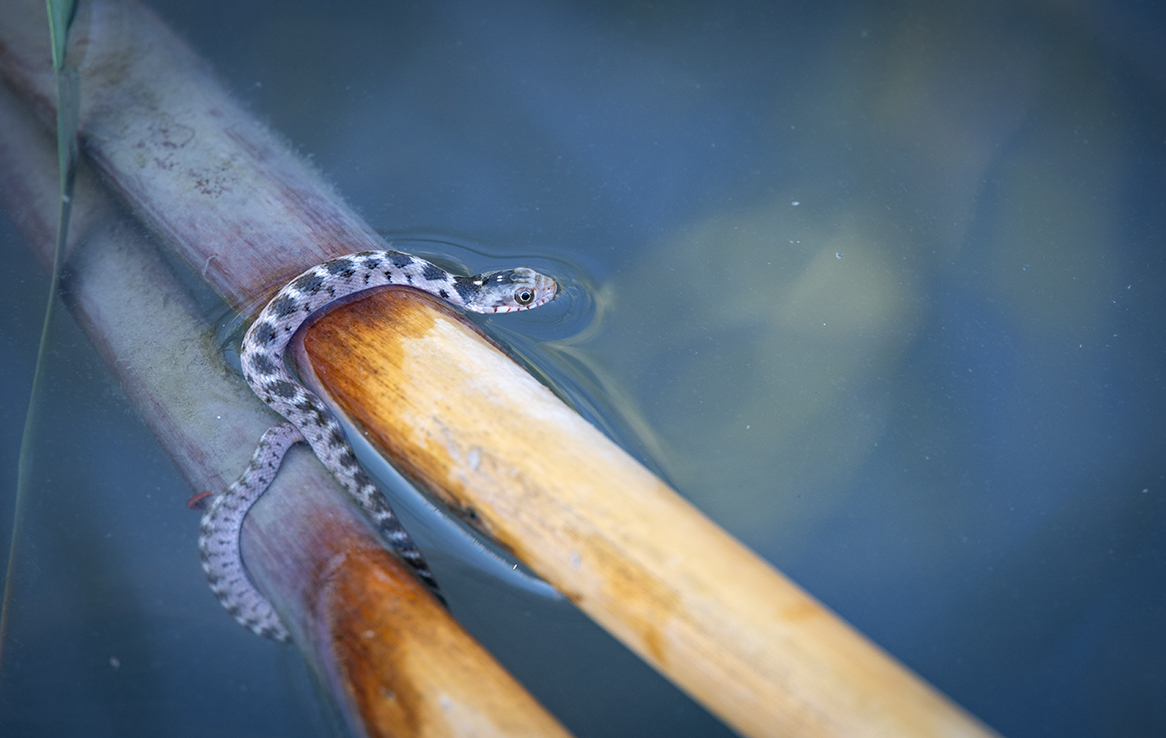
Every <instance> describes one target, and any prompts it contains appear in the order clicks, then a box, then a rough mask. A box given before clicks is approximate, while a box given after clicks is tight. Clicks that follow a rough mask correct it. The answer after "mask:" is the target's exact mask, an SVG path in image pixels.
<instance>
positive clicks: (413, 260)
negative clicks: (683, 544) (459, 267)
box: [198, 250, 558, 642]
mask: <svg viewBox="0 0 1166 738" xmlns="http://www.w3.org/2000/svg"><path fill="white" fill-rule="evenodd" d="M391 285H396V286H400V287H406V288H413V289H415V290H420V291H421V292H425V293H428V294H429V295H432V296H433V297H436V298H438V299H440V300H442V301H444V302H445V303H448V304H449V305H452V306H454V307H457V308H460V309H462V310H465V311H468V312H474V313H511V312H516V311H519V310H530V309H533V308H536V307H539V306H540V305H544V304H546V303H548V302H550V301H551V300H553V299H554V298H555V295H556V293H557V291H558V283H557V282H555V280H554V279H553V278H551V277H548V276H546V275H544V274H540V273H539V272H536V271H535V270H533V269H530V268H528V267H517V268H514V269H504V270H501V271H493V272H484V273H482V274H478V275H475V276H471V277H467V276H461V275H458V274H453V273H450V272H448V271H446V270H444V269H442V268H441V267H439V266H437V265H435V264H432V263H430V262H428V261H426V260H425V259H422V258H419V257H416V256H413V255H411V254H406V253H404V252H401V251H392V250H382V251H362V252H359V253H355V254H348V255H346V256H340V257H337V258H334V259H331V260H329V261H326V262H324V263H322V264H319V265H317V266H314V267H312V268H311V269H308V270H307V271H305V272H303V273H302V274H300V275H299V276H297V277H296V278H295V279H293V280H292V281H291V282H289V283H288V284H286V285H285V286H284V287H283V288H282V289H280V290H279V292H278V293H276V295H275V296H274V297H273V298H272V299H271V301H270V302H268V303H267V304H266V306H264V308H263V309H262V310H261V311H260V313H259V315H258V317H256V319H255V321H254V322H253V323H252V324H251V326H250V328H248V329H247V332H246V333H245V334H244V336H243V343H242V349H241V351H240V359H241V364H242V369H243V378H244V379H245V380H246V381H247V384H248V385H250V387H251V389H252V391H253V392H254V393H255V394H256V396H258V397H259V399H260V400H262V401H263V402H264V403H266V404H267V405H268V406H269V407H271V408H272V409H273V410H275V411H276V412H277V413H279V414H280V415H282V416H283V417H284V418H285V419H286V422H283V423H280V424H278V425H275V426H273V427H271V428H268V429H267V430H266V431H265V432H264V433H263V435H262V437H261V438H260V439H259V442H258V444H257V446H256V448H255V451H254V453H253V454H252V456H251V461H250V463H248V465H247V468H246V469H245V470H244V471H243V473H242V474H241V475H240V476H239V478H238V479H236V480H235V481H234V482H233V483H232V484H231V485H230V486H229V487H227V489H226V490H225V491H223V492H222V493H220V494H218V495H215V496H214V499H213V500H212V501H211V503H210V504H209V505H208V506H207V509H206V512H205V513H204V514H203V516H202V520H201V522H200V524H199V540H198V547H199V559H200V561H201V563H202V568H203V572H204V573H205V574H206V579H207V583H208V584H209V585H210V589H211V592H212V593H213V594H214V596H215V598H216V599H218V601H219V602H220V603H221V604H222V605H223V607H225V608H226V610H227V612H228V613H229V614H230V615H231V616H232V617H233V618H235V620H236V621H238V622H239V623H240V624H242V625H243V626H244V627H246V628H248V629H250V630H251V631H252V632H254V633H256V634H258V635H260V636H263V637H265V638H270V639H272V640H275V641H282V642H287V641H289V640H290V639H291V636H290V633H289V631H288V629H287V628H286V627H285V626H284V624H283V622H282V620H281V619H280V617H279V615H278V613H277V612H276V610H275V608H274V606H273V605H272V604H271V602H270V601H269V600H268V599H267V598H266V597H265V596H264V595H263V594H262V593H261V592H260V591H259V590H258V589H257V588H256V586H255V584H254V583H253V582H252V581H251V579H250V577H249V575H248V574H247V570H246V567H245V565H244V562H243V558H242V553H241V551H240V548H239V534H240V532H241V530H242V526H243V519H244V518H245V517H246V515H247V512H248V510H250V508H251V506H252V505H253V504H254V503H255V501H256V500H258V499H259V497H260V496H261V495H262V494H263V493H264V491H266V489H267V487H268V486H269V485H270V484H271V481H272V479H274V478H275V475H276V472H277V471H278V470H279V467H280V465H281V463H282V461H283V457H284V454H285V453H287V451H288V449H289V448H291V447H292V446H293V445H295V444H296V443H299V442H301V441H304V442H306V443H307V444H308V445H309V446H310V447H311V449H312V451H313V452H314V453H315V455H316V457H317V458H318V459H319V460H320V462H321V463H323V465H324V467H325V468H326V469H327V470H328V471H329V472H331V474H332V475H333V476H334V477H335V478H336V479H337V481H339V482H340V485H341V486H342V487H343V488H344V490H345V491H346V492H347V493H348V495H350V496H351V497H352V499H353V500H354V501H355V502H356V503H357V505H359V506H360V508H361V509H362V510H363V511H364V512H365V513H366V514H367V515H368V517H369V518H370V519H371V520H372V522H373V524H374V525H375V526H376V529H377V531H378V532H379V533H380V534H381V535H382V536H383V537H384V538H385V540H387V541H388V543H389V544H390V545H391V546H392V548H393V550H395V551H396V553H397V554H398V555H399V556H400V557H401V559H403V560H404V561H405V562H406V563H407V564H408V565H409V566H410V567H411V568H412V570H413V572H414V573H415V574H416V575H417V577H418V578H419V579H420V580H421V581H422V582H424V583H425V584H426V585H427V586H428V588H429V589H430V591H431V592H433V593H434V595H435V596H437V597H438V599H441V594H440V589H439V588H438V586H437V581H436V580H435V579H434V577H433V573H432V572H431V571H430V569H429V565H428V564H427V563H426V561H425V557H424V556H423V555H422V553H421V551H420V549H418V548H417V545H416V543H414V542H413V539H412V538H411V537H410V536H409V533H408V532H407V531H406V530H405V528H404V527H403V526H402V525H401V522H400V520H399V519H398V518H397V516H396V515H395V514H394V513H393V509H392V507H391V506H390V505H389V501H388V499H387V498H386V497H385V495H384V493H383V492H381V490H380V489H378V488H377V486H376V484H375V483H374V482H373V481H372V479H371V478H370V477H369V476H368V474H367V473H366V472H365V471H364V469H363V468H361V466H360V464H359V462H358V461H357V459H356V453H355V452H354V451H353V448H352V445H351V444H350V443H349V441H348V439H347V437H346V436H345V435H344V430H343V428H342V427H341V425H340V423H339V421H338V420H337V418H336V416H335V415H334V414H333V413H332V411H331V410H330V409H329V408H328V405H327V404H325V403H324V401H323V400H321V399H320V398H319V397H318V396H317V395H315V394H314V393H312V392H311V391H310V390H308V389H307V388H306V387H304V386H303V384H301V383H300V382H299V381H298V380H297V379H296V377H295V376H294V375H293V374H292V373H291V372H290V371H289V370H288V368H287V366H286V364H285V361H284V351H285V350H286V348H287V346H288V344H289V342H290V341H291V339H292V337H293V336H294V335H295V333H296V331H297V330H298V329H299V328H300V327H301V326H302V325H303V324H304V323H305V322H306V321H307V320H308V319H309V318H311V317H312V316H313V315H315V314H317V313H318V312H320V311H321V310H323V309H324V308H327V307H328V306H331V305H334V304H335V303H337V302H338V301H341V300H343V299H345V298H348V297H350V296H352V295H355V294H357V293H360V292H364V291H366V290H371V289H374V288H377V287H384V286H391Z"/></svg>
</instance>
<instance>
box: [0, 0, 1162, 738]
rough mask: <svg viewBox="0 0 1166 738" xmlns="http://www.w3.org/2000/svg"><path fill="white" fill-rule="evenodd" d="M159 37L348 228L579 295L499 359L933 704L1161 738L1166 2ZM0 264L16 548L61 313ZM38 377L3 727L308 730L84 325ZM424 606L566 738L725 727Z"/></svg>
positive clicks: (416, 15) (401, 10) (235, 19)
mask: <svg viewBox="0 0 1166 738" xmlns="http://www.w3.org/2000/svg"><path fill="white" fill-rule="evenodd" d="M155 5H156V7H158V8H159V10H160V12H161V13H162V14H163V15H164V16H165V17H166V18H167V19H168V20H169V21H170V22H171V23H172V24H173V25H174V26H175V27H177V28H178V29H180V31H181V32H182V33H183V34H184V35H185V36H186V37H187V38H188V40H189V41H190V42H191V44H192V45H193V46H195V47H196V48H197V49H199V50H200V51H201V52H202V53H203V54H204V55H206V56H207V57H208V58H209V59H210V60H211V62H212V64H213V65H214V66H215V68H216V71H217V72H218V73H219V74H220V75H221V76H222V77H223V78H224V80H225V81H226V82H227V84H228V85H229V86H231V87H232V89H234V90H235V91H236V92H237V94H238V95H239V96H240V97H241V98H243V99H244V100H246V101H247V102H248V104H249V105H250V106H251V108H252V109H253V110H254V111H255V112H256V114H258V115H260V116H261V117H263V118H264V119H265V120H267V121H269V122H270V124H271V125H272V126H273V127H274V128H275V129H277V130H278V131H280V132H281V133H283V134H284V135H286V136H287V137H288V139H289V140H290V141H291V142H292V143H293V144H294V145H295V146H296V147H297V149H298V150H300V151H302V152H303V153H304V154H307V155H310V156H312V158H313V161H314V162H315V163H316V164H317V166H319V167H320V169H321V170H322V171H323V172H324V173H325V174H326V176H327V177H328V178H329V179H331V180H332V181H333V182H334V183H335V185H336V187H337V189H338V190H339V191H340V192H342V193H343V194H344V196H345V197H347V198H348V199H349V200H350V201H351V202H352V203H354V204H355V205H356V207H357V208H358V209H359V210H360V211H361V212H362V213H363V214H364V216H365V217H366V219H367V220H368V221H369V222H370V223H372V224H373V225H374V226H376V227H378V228H383V229H385V230H387V231H391V232H408V233H415V234H416V233H432V234H444V236H445V237H447V238H449V239H450V240H454V241H459V242H472V243H479V244H488V245H489V247H490V249H491V250H492V252H494V253H497V254H500V255H502V256H506V255H515V256H531V257H535V258H538V259H544V260H546V262H545V263H557V264H560V265H562V266H561V269H562V271H563V272H564V273H566V274H567V275H569V276H570V278H571V280H572V284H573V287H574V288H575V289H574V292H573V294H572V296H571V298H572V302H570V303H564V305H565V306H564V307H560V308H559V310H560V312H559V313H557V314H556V315H554V316H552V317H550V318H547V319H545V320H543V319H538V318H536V317H535V316H534V314H531V317H530V318H529V319H524V320H523V321H517V322H513V323H504V324H503V323H497V324H495V326H494V327H496V329H497V330H498V331H499V332H500V335H502V336H504V337H506V336H510V337H511V338H512V339H513V340H514V341H515V342H516V343H517V345H518V346H519V349H520V350H521V351H523V352H524V353H526V354H527V355H529V356H530V357H531V358H532V359H533V360H535V361H537V362H540V363H541V365H542V366H543V367H544V369H545V370H546V371H547V372H548V373H549V374H551V375H552V376H558V377H559V378H560V379H562V380H563V381H566V382H568V383H569V384H572V386H573V387H575V388H576V390H577V391H579V392H581V393H582V395H581V397H584V399H586V398H587V397H589V398H590V400H589V402H590V403H591V408H592V409H593V411H594V412H595V413H596V414H597V415H598V416H600V417H601V418H602V419H603V421H604V422H605V423H607V430H609V432H611V433H612V434H613V435H615V436H616V437H618V438H620V439H621V440H622V441H623V442H625V443H627V444H628V445H629V446H631V447H632V448H633V450H634V451H635V452H636V453H637V454H639V455H641V456H643V457H646V458H647V459H648V460H649V461H650V463H652V464H653V465H655V466H656V467H657V468H659V469H660V471H661V473H662V474H664V475H665V476H666V477H667V478H668V479H669V480H670V481H671V482H672V483H673V484H674V485H675V486H676V487H677V488H678V489H679V490H680V491H682V492H683V493H684V494H685V495H687V496H689V497H690V498H691V499H692V500H693V501H694V502H696V504H697V505H698V506H700V507H701V508H702V509H703V510H705V511H706V512H707V513H708V514H709V515H710V516H711V517H713V518H714V519H716V520H717V521H718V522H719V523H720V524H721V525H723V526H724V527H725V528H727V529H728V530H730V531H731V532H732V533H734V534H735V535H737V536H738V537H740V538H741V539H742V540H744V541H745V542H746V543H747V544H748V545H750V546H751V547H752V548H753V549H754V550H756V551H758V552H759V553H761V554H762V555H763V556H765V557H766V558H767V559H769V560H770V561H772V562H773V563H774V564H775V565H776V566H777V567H778V568H780V569H781V570H783V571H784V572H786V573H787V574H789V575H790V576H792V577H793V578H794V579H795V580H796V581H798V582H799V583H800V584H801V585H802V586H804V587H805V588H806V589H808V590H809V591H810V592H811V593H813V594H814V595H815V596H817V597H818V598H820V599H821V600H823V601H824V602H825V603H826V604H828V605H829V606H830V607H832V608H833V609H834V610H836V611H837V612H839V613H840V614H841V615H842V616H844V617H845V618H846V619H847V620H849V621H850V622H851V623H853V624H854V625H855V626H856V627H858V628H859V629H860V630H862V631H863V632H864V633H866V634H867V635H868V636H870V637H871V638H872V639H874V640H875V641H876V642H877V643H879V644H880V645H881V646H882V647H884V648H885V649H887V650H888V651H889V652H890V653H892V654H893V655H894V656H895V657H897V658H898V659H900V660H901V661H903V662H904V663H905V664H907V665H908V666H910V667H911V668H913V669H915V670H916V671H917V672H919V673H920V674H921V675H922V676H924V677H925V678H927V679H928V680H930V681H931V682H932V683H934V684H935V685H936V686H937V687H939V688H940V689H941V690H943V691H944V692H946V693H947V694H948V695H950V696H951V697H952V698H953V699H955V700H956V701H958V702H959V703H961V704H962V705H964V706H965V707H967V708H968V709H969V710H971V711H972V712H974V713H975V714H976V715H978V716H979V717H980V718H981V719H983V720H984V721H986V722H987V723H989V724H990V725H992V726H993V727H994V728H996V729H997V730H999V731H1000V732H1001V733H1003V734H1004V735H1007V736H1150V735H1164V734H1166V700H1163V695H1166V628H1164V627H1163V626H1162V623H1163V622H1164V621H1166V479H1164V475H1166V453H1164V452H1166V387H1164V384H1163V371H1164V369H1166V328H1164V325H1166V323H1164V321H1163V317H1162V316H1164V315H1166V304H1164V302H1166V301H1164V299H1163V294H1164V290H1163V288H1162V285H1163V284H1166V279H1164V278H1166V256H1164V252H1163V246H1164V244H1166V104H1164V103H1166V94H1164V87H1166V26H1164V23H1163V21H1164V17H1163V14H1162V11H1160V10H1158V9H1157V6H1153V5H1149V4H1144V3H1135V2H1115V3H1099V2H1098V3H1088V2H1079V3H1059V4H1053V3H1047V4H1041V3H1027V4H1025V3H981V4H975V5H972V4H968V6H967V7H965V8H957V7H956V6H955V5H954V4H953V5H952V6H951V7H948V6H944V7H943V8H940V7H936V6H935V5H934V4H931V3H911V2H902V3H882V4H858V3H817V4H812V5H810V4H798V5H799V6H800V5H806V7H798V6H794V5H791V6H789V7H783V6H781V5H776V4H772V3H753V4H750V3H738V4H731V5H730V4H715V3H703V4H701V3H694V4H677V5H673V4H670V3H626V4H615V3H608V4H595V3H534V2H528V3H520V2H515V3H500V4H499V3H494V4H491V6H490V9H484V8H483V7H482V6H483V5H484V4H477V3H460V4H459V3H450V4H443V5H441V6H440V7H438V6H437V5H436V4H432V5H431V4H424V5H408V6H404V5H396V4H386V3H347V4H342V5H334V4H313V3H299V4H266V5H264V4H253V5H252V4H233V3H221V4H213V3H200V4H182V3H156V4H155ZM0 240H2V242H3V244H4V247H3V253H4V255H5V259H6V260H8V261H9V262H10V266H9V268H8V270H7V272H6V281H5V284H6V289H4V290H0V309H2V310H3V311H4V314H5V315H6V316H8V317H7V318H6V319H5V320H4V321H0V372H2V373H3V376H4V377H5V379H6V381H5V384H4V388H5V389H4V392H3V393H0V463H2V464H3V469H4V470H5V472H4V473H5V475H6V479H8V480H9V482H7V483H6V484H4V485H3V486H0V490H3V492H0V495H2V496H0V501H2V502H3V504H2V505H0V523H3V524H5V530H7V524H8V523H9V522H10V516H11V511H12V502H11V500H12V496H11V491H12V489H13V487H14V480H15V468H16V452H17V448H18V445H19V438H20V431H21V427H22V424H23V413H24V408H25V404H26V402H27V393H28V388H29V386H30V383H31V371H32V364H33V360H34V357H35V344H36V338H37V335H38V332H39V325H40V313H41V310H42V308H43V297H42V296H43V294H44V289H45V287H46V286H45V279H44V277H43V276H42V275H41V274H40V272H39V271H37V269H36V268H35V267H34V265H33V264H32V262H31V259H29V258H28V257H27V256H25V255H24V251H23V250H24V246H23V244H22V243H21V242H20V241H19V240H18V239H17V237H16V236H15V235H14V234H13V232H12V231H11V229H10V227H9V226H8V224H7V222H5V223H4V226H3V230H2V231H0ZM580 316H582V317H580ZM53 349H54V350H53V355H52V361H51V362H50V364H51V368H52V372H53V373H52V374H51V375H50V377H49V380H48V383H47V389H48V392H47V393H46V397H45V400H44V405H45V422H44V424H43V433H42V434H41V436H39V437H38V438H37V444H36V452H37V454H38V456H37V459H38V461H37V466H36V469H37V472H38V473H37V476H36V478H35V484H36V487H35V489H36V492H37V496H36V498H35V500H34V501H32V502H30V503H29V504H28V505H27V507H26V508H25V510H24V518H23V520H22V531H21V541H22V550H21V559H20V560H21V562H22V564H21V566H22V567H24V568H23V569H22V571H23V572H24V573H25V574H27V575H28V576H25V577H24V578H23V580H24V581H26V582H29V584H27V585H26V588H25V589H24V591H22V592H19V593H18V594H20V595H21V598H20V599H19V600H18V601H15V602H14V603H13V604H12V606H13V608H14V612H16V613H18V617H16V618H15V619H14V622H15V623H18V624H19V627H16V626H14V627H13V628H12V629H11V630H10V631H9V633H8V638H7V641H6V643H5V655H4V658H5V660H4V663H3V666H2V670H0V734H3V735H5V736H8V735H13V736H25V735H28V736H39V735H58V734H62V733H66V732H74V733H83V734H85V735H95V736H101V735H118V736H126V735H177V736H185V735H191V736H196V735H255V736H260V735H272V736H275V735H280V736H285V735H296V736H298V735H303V736H315V735H326V734H328V733H329V732H330V731H331V730H332V728H331V725H332V724H331V722H330V718H329V716H328V715H327V713H326V711H323V710H321V709H320V708H318V707H316V706H315V703H316V701H315V700H314V699H313V698H312V697H313V691H312V685H311V682H310V678H309V677H308V676H307V675H306V673H305V670H304V669H303V667H302V665H301V664H300V663H299V661H298V659H297V657H295V656H294V655H293V654H291V653H290V651H288V650H287V649H279V648H276V647H274V646H272V645H270V644H267V643H264V642H262V641H260V640H259V639H257V638H254V637H252V636H250V635H249V634H248V633H246V632H245V631H243V629H241V628H239V627H238V626H236V625H235V624H234V623H233V622H232V621H230V620H229V619H228V618H226V617H225V616H224V615H223V614H222V613H221V611H220V609H219V608H218V605H217V604H216V603H215V602H214V601H213V600H212V599H211V598H210V596H209V594H207V592H206V591H205V588H204V585H203V582H202V577H201V572H200V571H199V569H198V564H197V557H196V556H195V534H196V533H195V527H196V525H197V516H196V515H195V514H193V513H190V512H189V511H187V510H186V509H185V508H184V507H183V505H182V503H183V501H184V500H185V498H186V497H187V496H188V494H189V490H188V489H186V488H185V487H184V484H183V482H182V480H181V479H180V478H179V477H178V476H177V475H176V473H175V472H174V471H173V469H172V468H171V466H170V464H169V462H168V460H167V459H166V458H165V456H164V455H162V454H161V452H160V451H159V450H158V448H157V446H156V444H155V443H154V441H153V440H152V439H151V438H150V437H149V435H148V434H147V433H146V431H145V430H144V429H143V428H142V427H141V425H140V424H139V423H138V421H137V420H136V418H135V417H134V416H133V415H132V413H131V412H130V411H129V410H128V409H127V405H126V403H125V402H124V400H123V399H122V397H121V394H120V390H119V389H118V388H117V387H116V386H114V385H113V383H112V381H111V380H110V379H109V378H108V376H107V375H106V373H105V370H104V368H103V367H102V365H101V364H100V361H99V360H98V359H97V358H96V357H95V356H94V355H93V354H92V352H91V350H90V349H89V348H88V346H87V344H86V343H85V341H84V338H83V337H81V336H80V334H79V333H78V332H77V331H76V329H75V328H74V327H73V326H72V325H71V323H70V321H69V319H68V318H67V317H64V318H62V320H61V321H60V324H59V325H58V326H57V327H56V329H55V331H54V344H53ZM449 566H451V567H452V570H456V569H457V568H458V567H457V565H449ZM450 576H451V577H453V578H458V579H459V583H457V584H455V585H454V586H455V587H460V588H462V591H463V592H464V593H465V595H464V596H465V597H466V598H467V599H466V600H465V602H467V603H471V602H475V603H476V602H482V603H493V604H492V607H486V606H485V604H483V606H482V607H481V608H478V607H473V606H464V607H463V608H462V612H459V615H463V613H464V615H463V617H464V619H465V621H466V623H467V625H468V626H469V627H470V628H471V629H472V630H474V632H475V633H476V634H477V635H478V636H479V637H480V638H481V639H482V640H483V642H484V643H486V644H487V645H488V646H489V647H491V648H492V649H493V650H494V651H495V653H497V654H498V656H499V658H500V659H501V660H503V661H504V662H505V663H506V665H507V666H508V667H509V668H511V669H512V670H513V671H514V673H515V674H516V675H517V676H519V678H520V679H522V680H523V681H524V682H525V683H526V684H527V685H528V686H530V687H531V688H532V689H533V690H534V691H535V692H536V694H537V696H538V697H539V698H540V700H542V701H543V702H544V704H547V706H548V707H550V708H551V709H552V710H553V711H555V712H556V714H557V715H558V716H559V717H560V718H561V719H562V720H564V722H565V723H566V724H567V725H568V727H569V728H571V729H572V730H573V731H575V732H576V733H577V734H578V735H580V736H587V735H604V736H606V735H669V736H672V735H684V734H687V735H715V734H718V733H719V734H727V731H725V730H724V728H722V727H720V725H719V723H717V722H716V721H715V720H714V719H712V718H710V717H708V716H707V715H706V714H705V713H704V712H703V711H702V710H701V709H700V708H699V707H697V706H695V705H694V704H693V703H692V702H691V701H689V700H688V699H687V698H685V697H684V696H683V695H681V694H679V693H678V692H676V691H675V690H673V689H672V688H671V687H670V686H669V685H668V684H667V683H666V682H664V681H662V680H660V679H659V678H658V677H656V676H655V675H654V674H653V673H652V672H651V671H650V670H648V669H647V668H645V667H643V666H642V665H640V664H639V663H638V662H637V661H636V660H635V659H634V657H631V656H629V655H628V654H626V652H624V651H623V650H622V649H621V647H619V646H618V645H616V644H614V643H612V642H610V641H609V640H607V639H606V638H605V637H604V636H602V635H601V634H599V633H597V632H596V631H595V629H594V628H593V627H591V626H590V625H589V624H588V623H586V622H585V621H583V620H582V619H581V618H580V617H579V616H577V615H576V614H574V613H573V612H572V611H571V610H570V609H569V608H568V607H566V606H565V605H562V604H561V603H556V602H553V601H550V600H546V599H543V598H539V597H537V596H533V595H530V594H528V593H523V592H521V591H519V590H517V589H506V588H505V586H504V585H501V584H499V583H498V582H497V581H496V580H493V579H490V578H484V577H482V576H478V575H475V573H474V569H473V568H472V567H468V568H465V569H464V571H452V573H451V574H450ZM475 588H476V591H475Z"/></svg>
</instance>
